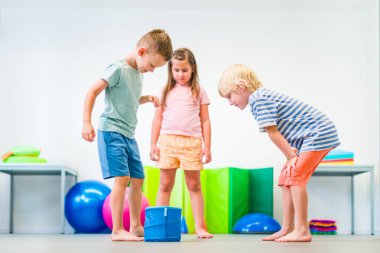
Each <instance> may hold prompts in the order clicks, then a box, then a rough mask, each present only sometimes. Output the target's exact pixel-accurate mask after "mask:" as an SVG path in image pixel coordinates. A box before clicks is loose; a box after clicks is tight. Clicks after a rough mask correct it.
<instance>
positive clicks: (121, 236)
mask: <svg viewBox="0 0 380 253" xmlns="http://www.w3.org/2000/svg"><path fill="white" fill-rule="evenodd" d="M111 240H112V241H128V242H141V241H143V240H144V238H142V237H137V236H135V235H134V234H132V233H128V232H127V231H125V230H120V231H112V234H111Z"/></svg>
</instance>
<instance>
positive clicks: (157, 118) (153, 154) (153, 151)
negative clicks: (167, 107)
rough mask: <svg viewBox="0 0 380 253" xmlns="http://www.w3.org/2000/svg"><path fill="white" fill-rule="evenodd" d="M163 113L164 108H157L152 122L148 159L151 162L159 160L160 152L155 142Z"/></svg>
mask: <svg viewBox="0 0 380 253" xmlns="http://www.w3.org/2000/svg"><path fill="white" fill-rule="evenodd" d="M163 113H164V108H163V107H162V106H160V107H158V108H157V109H156V112H155V114H154V118H153V122H152V131H151V135H150V159H151V160H152V161H158V160H159V159H160V150H159V149H158V147H157V141H158V137H159V135H160V130H161V123H162V114H163Z"/></svg>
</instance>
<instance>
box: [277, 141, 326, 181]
mask: <svg viewBox="0 0 380 253" xmlns="http://www.w3.org/2000/svg"><path fill="white" fill-rule="evenodd" d="M331 149H332V148H330V149H324V150H318V151H309V152H305V153H301V154H300V155H299V156H298V160H297V163H296V168H295V169H291V170H290V175H288V174H287V173H286V172H285V170H282V171H281V173H280V177H279V179H278V185H279V186H306V185H307V183H308V182H309V180H310V177H311V175H313V173H314V171H315V169H316V168H317V167H318V165H319V163H320V162H321V161H322V159H323V158H324V157H325V156H326V155H327V153H328V152H330V150H331Z"/></svg>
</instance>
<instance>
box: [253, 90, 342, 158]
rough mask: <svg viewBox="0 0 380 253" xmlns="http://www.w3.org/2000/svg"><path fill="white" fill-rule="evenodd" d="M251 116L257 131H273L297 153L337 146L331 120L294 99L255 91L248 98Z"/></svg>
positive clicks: (336, 138)
mask: <svg viewBox="0 0 380 253" xmlns="http://www.w3.org/2000/svg"><path fill="white" fill-rule="evenodd" d="M249 104H250V106H251V112H252V114H253V117H254V118H255V119H256V120H257V122H258V124H259V130H260V132H266V130H265V127H267V126H277V129H278V130H279V131H280V133H281V134H282V135H283V136H284V138H285V139H286V140H287V141H288V142H289V144H290V146H292V147H295V148H297V149H298V152H299V153H302V152H307V151H315V150H324V149H329V148H333V147H336V146H338V145H339V144H340V141H339V138H338V132H337V130H336V128H335V125H334V124H333V123H332V121H331V120H330V119H329V118H328V117H327V116H326V115H325V114H323V113H322V112H321V111H319V110H317V109H316V108H314V107H312V106H311V105H308V104H305V103H303V102H301V101H299V100H297V99H295V98H292V97H289V96H286V95H282V94H280V93H278V92H275V91H271V90H268V89H258V90H256V91H255V92H254V93H252V95H251V96H250V97H249Z"/></svg>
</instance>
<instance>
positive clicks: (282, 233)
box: [261, 229, 291, 241]
mask: <svg viewBox="0 0 380 253" xmlns="http://www.w3.org/2000/svg"><path fill="white" fill-rule="evenodd" d="M290 232H291V230H288V229H281V230H280V231H278V232H276V233H274V234H271V235H270V236H267V237H264V238H262V239H261V240H263V241H274V240H276V239H278V238H281V237H283V236H285V235H287V234H289V233H290Z"/></svg>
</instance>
